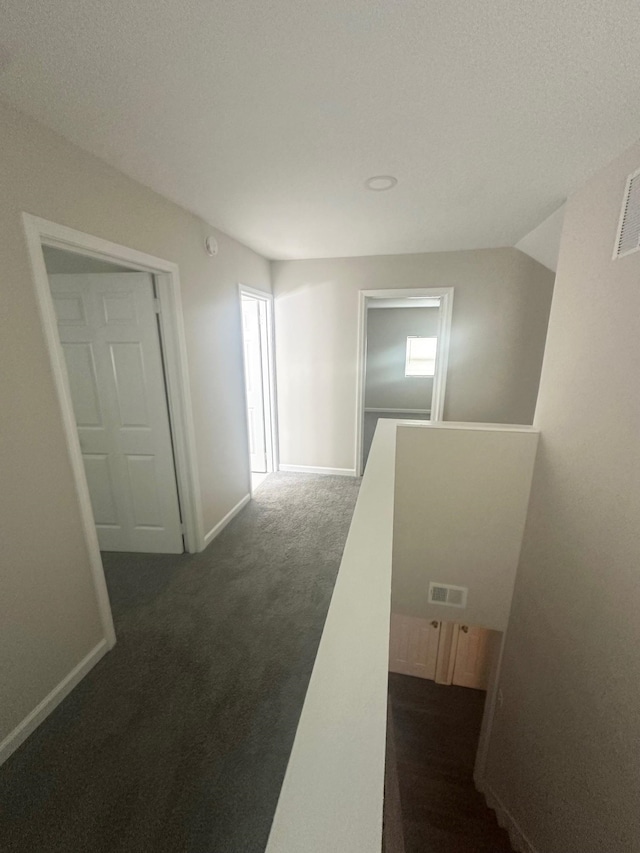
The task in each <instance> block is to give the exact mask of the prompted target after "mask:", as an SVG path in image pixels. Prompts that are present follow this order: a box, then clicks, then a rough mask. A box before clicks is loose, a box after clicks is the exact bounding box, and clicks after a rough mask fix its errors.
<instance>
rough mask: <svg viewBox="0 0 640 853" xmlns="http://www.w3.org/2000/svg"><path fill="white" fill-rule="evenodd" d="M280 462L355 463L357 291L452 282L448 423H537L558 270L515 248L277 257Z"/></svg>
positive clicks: (348, 465)
mask: <svg viewBox="0 0 640 853" xmlns="http://www.w3.org/2000/svg"><path fill="white" fill-rule="evenodd" d="M272 276H273V286H274V293H275V296H276V306H275V311H276V357H277V367H278V415H279V426H280V459H281V462H283V463H288V464H291V465H310V466H318V467H329V468H343V469H347V470H353V469H354V468H355V430H356V423H355V419H356V359H357V348H358V347H357V340H358V291H359V290H375V289H379V290H383V289H384V290H387V289H390V288H411V287H454V288H455V297H454V304H453V328H452V339H451V355H450V360H449V372H448V380H447V396H446V402H445V418H446V419H447V420H461V421H489V422H498V423H522V424H528V423H531V421H532V419H533V412H534V408H535V402H536V396H537V393H538V382H539V378H540V367H541V364H542V354H543V350H544V341H545V336H546V330H547V321H548V316H549V308H550V304H551V295H552V291H553V280H554V275H553V273H552V272H550V271H549V270H548V269H546V268H545V267H543V266H542V265H541V264H538V263H537V262H536V261H534V260H532V259H531V258H529V257H527V256H526V255H524V254H522V252H519V251H518V250H517V249H484V250H479V251H469V252H443V253H434V254H423V255H387V256H379V257H367V258H338V259H329V260H314V261H276V262H274V263H273V264H272Z"/></svg>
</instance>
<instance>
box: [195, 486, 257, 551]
mask: <svg viewBox="0 0 640 853" xmlns="http://www.w3.org/2000/svg"><path fill="white" fill-rule="evenodd" d="M250 500H251V495H245V496H244V497H243V498H242V500H241V501H238V503H237V504H236V505H235V506H234V507H233V509H230V510H229V512H228V513H227V514H226V515H225V517H224V518H223V519H222V520H221V521H219V522H218V523H217V524H216V526H215V527H212V528H211V530H210V531H209V532H208V533H206V534H205V536H204V539H203V545H202V548H201V549H200V550H201V551H204V549H205V548H206V547H207V545H209V544H210V543H211V542H213V540H214V539H215V538H216V536H217V535H218V534H219V533H222V531H223V530H224V529H225V527H226V526H227V524H229V522H230V521H231V520H232V519H233V518H235V517H236V515H237V514H238V513H239V512H240V510H241V509H244V507H245V506H246V505H247V504H248V503H249V501H250Z"/></svg>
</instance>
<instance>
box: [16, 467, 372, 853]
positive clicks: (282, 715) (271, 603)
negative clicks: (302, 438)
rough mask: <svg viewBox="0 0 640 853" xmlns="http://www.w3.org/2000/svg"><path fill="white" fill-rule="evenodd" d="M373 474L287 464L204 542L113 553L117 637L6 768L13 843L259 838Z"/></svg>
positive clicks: (181, 844)
mask: <svg viewBox="0 0 640 853" xmlns="http://www.w3.org/2000/svg"><path fill="white" fill-rule="evenodd" d="M358 487H359V481H358V480H354V479H351V478H347V477H322V476H313V475H300V474H284V473H280V474H274V475H271V476H270V477H269V478H268V479H267V480H266V481H265V482H264V483H263V484H262V485H261V486H260V489H259V490H258V492H257V493H256V495H255V499H254V500H253V501H252V502H251V504H249V506H248V507H247V508H246V509H245V510H244V511H243V512H242V513H241V514H240V515H239V516H238V517H237V518H236V519H235V520H234V521H233V522H232V523H231V524H230V525H229V527H227V528H226V530H224V531H223V533H222V534H221V535H220V536H219V537H218V538H217V539H216V540H215V541H214V542H213V543H212V544H211V545H210V546H209V548H208V549H207V550H206V551H204V552H203V553H202V554H196V555H181V556H179V557H175V556H170V555H161V556H157V555H146V554H105V555H104V563H105V570H106V574H107V582H108V585H109V591H110V595H111V602H112V607H113V612H114V618H115V622H116V632H117V636H118V643H117V645H116V647H115V649H114V650H113V651H112V652H110V653H109V654H108V655H107V656H106V657H105V658H104V659H103V660H102V661H101V662H100V663H99V664H98V665H97V666H96V667H95V669H94V670H93V671H92V672H91V673H90V674H89V675H88V676H87V678H86V679H85V680H84V681H83V682H82V683H81V684H80V685H79V686H78V687H77V688H76V690H74V691H73V693H72V694H71V695H70V696H69V697H68V698H67V699H66V700H65V701H64V702H63V703H62V705H61V706H60V707H59V708H58V709H57V710H56V711H55V712H54V713H53V714H52V715H51V716H50V717H49V718H48V719H47V720H46V721H45V723H44V724H43V725H42V726H41V727H40V728H39V729H38V731H37V732H35V733H34V734H33V735H32V736H31V738H29V740H28V741H27V742H26V743H25V745H24V746H23V747H22V748H21V749H20V750H18V751H17V752H16V753H15V754H14V755H13V756H12V758H11V759H9V761H8V762H7V763H6V764H5V765H4V766H3V767H2V768H0V850H2V851H3V853H9V852H10V851H11V853H17V851H19V853H27V851H28V853H45V851H46V853H48V852H49V851H60V853H62V851H64V853H85V851H87V853H89V851H91V853H101V851H109V853H112V851H117V853H146V851H154V853H155V852H156V851H157V853H187V851H189V853H262V851H263V850H264V847H265V845H266V841H267V837H268V834H269V828H270V826H271V820H272V816H273V813H274V810H275V807H276V803H277V799H278V794H279V791H280V786H281V783H282V779H283V777H284V772H285V769H286V765H287V760H288V757H289V753H290V750H291V746H292V744H293V738H294V735H295V730H296V726H297V722H298V718H299V715H300V711H301V709H302V703H303V701H304V696H305V692H306V688H307V684H308V680H309V676H310V674H311V669H312V666H313V661H314V658H315V654H316V650H317V646H318V642H319V639H320V634H321V632H322V627H323V625H324V620H325V617H326V612H327V608H328V605H329V600H330V597H331V591H332V589H333V584H334V581H335V576H336V572H337V569H338V566H339V563H340V557H341V554H342V550H343V547H344V542H345V539H346V535H347V531H348V528H349V523H350V520H351V515H352V512H353V508H354V505H355V500H356V497H357V492H358Z"/></svg>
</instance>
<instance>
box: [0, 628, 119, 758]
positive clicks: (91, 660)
mask: <svg viewBox="0 0 640 853" xmlns="http://www.w3.org/2000/svg"><path fill="white" fill-rule="evenodd" d="M108 651H109V645H108V643H107V640H106V639H104V640H100V642H99V643H98V645H97V646H94V648H93V649H91V651H90V652H89V654H88V655H86V657H84V658H83V659H82V660H81V661H80V663H79V664H77V665H76V666H74V668H73V669H72V670H71V672H70V673H69V674H68V675H67V676H66V677H65V678H63V679H62V681H61V682H60V683H59V684H57V685H56V686H55V687H54V688H53V690H52V691H51V693H49V694H48V695H47V696H45V698H44V699H43V700H42V702H40V703H39V704H38V705H36V707H35V708H34V709H33V711H31V713H30V714H27V716H26V717H25V718H24V720H23V721H22V722H21V723H18V725H17V726H16V727H15V729H14V730H13V731H12V732H10V733H9V734H8V735H7V737H6V738H5V739H4V740H3V741H2V743H0V764H3V762H5V761H6V760H7V759H8V758H9V756H10V755H13V753H14V752H15V751H16V749H17V748H18V747H19V746H21V745H22V744H23V743H24V742H25V740H26V739H27V738H28V737H29V735H30V734H32V733H33V732H34V731H35V730H36V729H37V728H38V726H39V725H40V723H42V722H43V721H44V720H45V719H46V718H47V717H48V716H49V714H50V713H51V712H52V711H53V710H54V708H57V706H58V705H59V704H60V703H61V702H62V700H63V699H64V698H65V697H67V696H68V695H69V693H71V691H72V690H73V688H74V687H75V686H76V684H78V683H79V682H80V681H82V679H83V678H84V677H85V675H86V674H87V673H88V672H89V670H90V669H93V667H94V666H95V665H96V664H97V663H98V661H99V660H100V659H101V658H102V657H104V655H105V654H106V653H107V652H108Z"/></svg>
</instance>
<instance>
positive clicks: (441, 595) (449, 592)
mask: <svg viewBox="0 0 640 853" xmlns="http://www.w3.org/2000/svg"><path fill="white" fill-rule="evenodd" d="M468 591H469V590H468V587H466V586H451V584H448V583H430V584H429V604H446V605H447V606H448V607H466V606H467V592H468Z"/></svg>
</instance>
